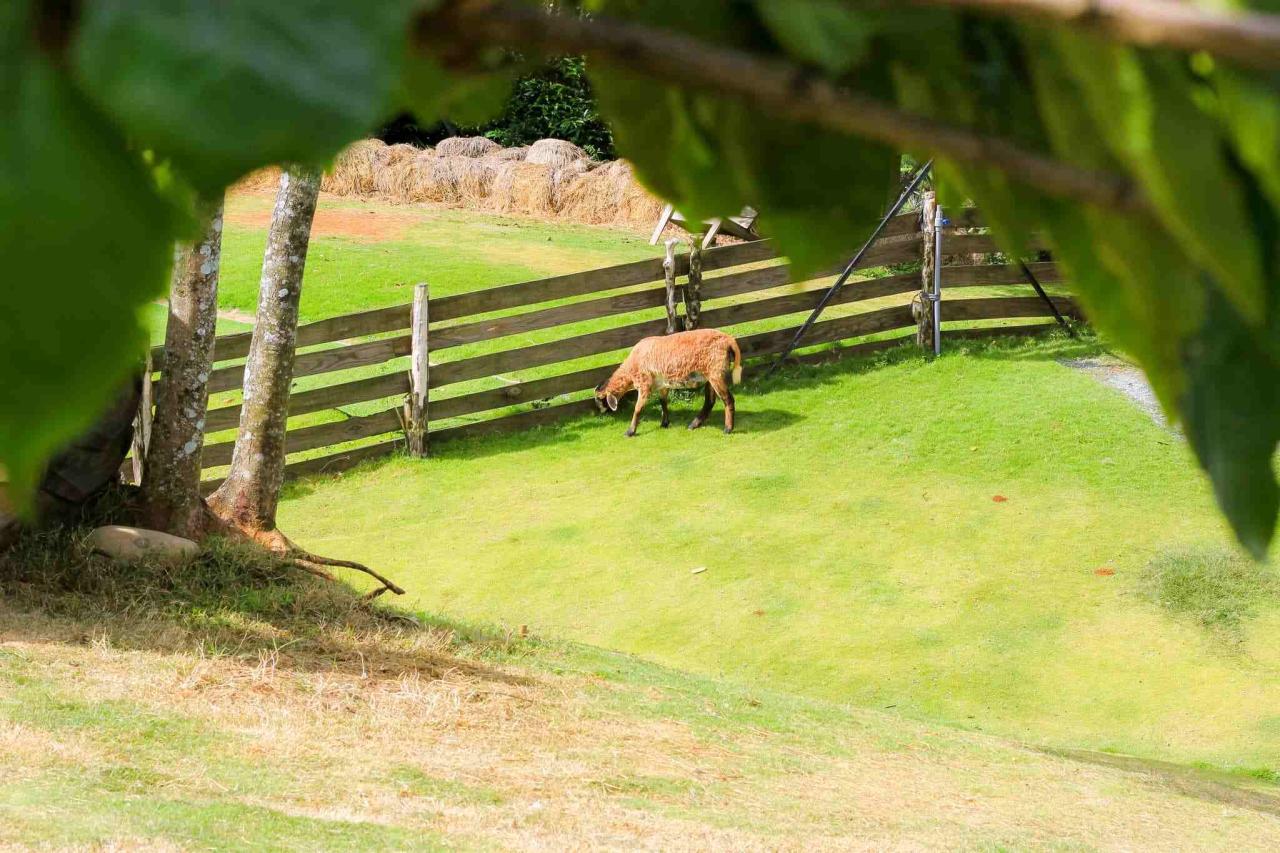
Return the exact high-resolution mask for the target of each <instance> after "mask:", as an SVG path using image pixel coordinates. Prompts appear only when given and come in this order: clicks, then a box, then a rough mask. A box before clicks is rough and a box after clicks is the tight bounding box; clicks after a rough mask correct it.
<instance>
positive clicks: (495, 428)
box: [431, 400, 596, 442]
mask: <svg viewBox="0 0 1280 853" xmlns="http://www.w3.org/2000/svg"><path fill="white" fill-rule="evenodd" d="M595 411H596V407H595V403H594V402H592V401H591V400H574V401H573V402H570V403H561V404H560V405H558V406H548V407H547V408H545V409H531V410H529V411H527V412H519V413H517V414H514V415H504V416H503V417H500V418H492V419H490V420H487V421H477V422H475V423H473V424H465V425H464V426H456V427H450V428H449V429H442V430H439V431H436V432H432V433H431V441H432V442H439V441H450V440H452V439H455V438H469V437H474V436H477V435H497V434H499V433H506V432H518V431H519V430H524V429H529V428H530V427H536V426H546V425H548V424H553V423H556V422H557V421H562V420H565V419H566V418H573V417H580V416H582V415H589V414H591V413H593V412H595Z"/></svg>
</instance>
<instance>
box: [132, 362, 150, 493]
mask: <svg viewBox="0 0 1280 853" xmlns="http://www.w3.org/2000/svg"><path fill="white" fill-rule="evenodd" d="M154 371H155V366H154V365H153V364H152V363H151V350H147V361H146V364H145V365H144V366H143V368H142V400H141V402H139V403H138V417H137V418H135V419H134V422H133V448H132V451H131V452H132V454H133V482H134V485H137V486H141V485H142V460H144V459H146V457H147V447H148V446H149V445H150V444H151V417H152V412H151V404H152V399H151V374H152V373H153V372H154Z"/></svg>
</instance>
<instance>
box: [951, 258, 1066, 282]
mask: <svg viewBox="0 0 1280 853" xmlns="http://www.w3.org/2000/svg"><path fill="white" fill-rule="evenodd" d="M1027 267H1028V268H1029V269H1030V270H1031V272H1032V273H1033V274H1034V275H1035V277H1036V278H1037V279H1039V280H1040V283H1041V284H1053V283H1055V282H1060V281H1063V280H1064V278H1063V274H1062V269H1061V268H1060V267H1059V266H1058V265H1057V264H1055V263H1053V262H1052V261H1037V262H1036V263H1032V264H1027ZM988 284H1026V285H1028V286H1030V284H1029V282H1028V281H1027V279H1026V277H1025V276H1024V275H1023V274H1022V270H1021V269H1019V267H1018V265H1017V264H980V265H977V266H951V267H943V268H942V286H943V287H981V286H983V285H988Z"/></svg>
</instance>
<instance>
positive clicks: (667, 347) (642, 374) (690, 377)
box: [596, 329, 742, 438]
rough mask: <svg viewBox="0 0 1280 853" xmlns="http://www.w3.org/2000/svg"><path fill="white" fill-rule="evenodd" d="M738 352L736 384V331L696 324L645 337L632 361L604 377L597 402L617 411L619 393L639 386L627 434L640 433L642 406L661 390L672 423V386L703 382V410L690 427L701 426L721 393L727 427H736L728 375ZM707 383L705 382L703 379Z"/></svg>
mask: <svg viewBox="0 0 1280 853" xmlns="http://www.w3.org/2000/svg"><path fill="white" fill-rule="evenodd" d="M731 355H732V356H733V384H735V385H737V384H738V383H739V382H741V381H742V350H740V349H739V348H738V342H737V341H736V340H734V339H733V336H732V335H726V334H725V333H724V332H720V331H717V330H716V329H694V330H692V331H689V332H677V333H675V334H673V335H667V336H665V337H654V338H644V339H643V340H641V341H640V342H639V343H637V344H636V345H635V346H634V347H632V349H631V353H630V355H628V356H627V360H626V361H624V362H622V365H621V366H620V367H619V368H618V369H617V370H615V371H614V372H613V376H610V377H609V378H608V379H607V380H605V381H604V382H601V383H600V384H599V385H598V386H596V405H597V406H598V407H599V408H600V411H602V412H603V411H604V410H605V406H608V408H609V409H610V410H611V411H615V412H616V411H617V410H618V398H619V397H621V396H622V395H623V394H625V393H627V392H628V391H630V390H631V389H632V388H634V389H635V390H636V410H635V414H633V415H632V416H631V426H629V427H628V428H627V437H628V438H630V437H631V436H633V435H635V434H636V424H637V423H639V422H640V411H641V410H642V409H643V408H644V404H645V403H647V402H648V401H649V395H650V394H651V393H653V391H654V390H655V389H656V390H657V392H658V399H659V400H660V401H661V403H662V426H663V427H664V428H665V427H668V426H670V425H671V418H670V414H669V412H668V411H667V393H668V392H669V391H670V390H671V389H672V388H696V387H697V386H699V385H702V386H703V389H702V390H703V395H704V400H703V404H702V411H701V412H699V413H698V416H697V417H696V418H694V419H693V422H692V423H690V424H689V429H697V428H698V427H700V426H702V425H703V424H704V423H705V422H706V420H707V416H708V415H710V414H711V409H712V407H713V406H715V402H716V399H715V398H716V397H719V398H720V399H721V400H723V401H724V431H725V432H733V413H734V404H733V393H732V392H731V391H730V390H729V383H728V382H727V381H726V378H725V374H726V373H728V372H729V357H730V356H731ZM704 383H705V384H704Z"/></svg>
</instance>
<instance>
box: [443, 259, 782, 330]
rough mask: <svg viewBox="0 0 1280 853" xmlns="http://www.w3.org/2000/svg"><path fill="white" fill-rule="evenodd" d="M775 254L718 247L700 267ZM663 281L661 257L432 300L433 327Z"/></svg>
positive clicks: (680, 268)
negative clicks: (538, 304)
mask: <svg viewBox="0 0 1280 853" xmlns="http://www.w3.org/2000/svg"><path fill="white" fill-rule="evenodd" d="M776 254H777V248H776V247H775V246H774V244H773V242H772V241H770V240H757V241H754V242H751V243H738V244H736V245H733V246H718V247H716V248H714V249H707V250H706V251H705V252H704V253H703V256H702V267H703V269H704V270H713V269H724V268H725V267H731V266H738V265H739V264H747V263H756V262H758V261H765V260H769V259H771V258H773V257H776ZM688 269H689V258H688V255H677V256H676V271H677V274H679V275H683V274H685V273H686V272H688ZM661 280H662V258H650V259H646V260H643V261H633V262H631V263H629V264H619V265H618V266H613V267H605V268H603V269H597V270H587V271H586V272H577V273H569V274H568V275H560V276H555V277H553V278H544V279H539V280H537V281H525V282H520V283H519V284H508V285H504V286H502V287H490V288H485V289H483V290H473V291H469V292H467V293H458V294H455V295H453V296H445V297H442V298H440V299H434V300H432V302H431V319H432V320H433V321H435V322H439V321H442V320H456V319H458V318H460V317H469V316H471V315H472V314H485V313H488V312H490V311H501V310H505V309H507V308H519V307H521V306H523V305H533V304H536V303H539V302H549V301H551V300H553V299H565V298H567V297H571V296H584V295H586V294H588V293H595V292H597V291H601V290H615V289H617V288H619V287H632V286H634V285H637V284H645V283H647V282H651V281H661Z"/></svg>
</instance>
